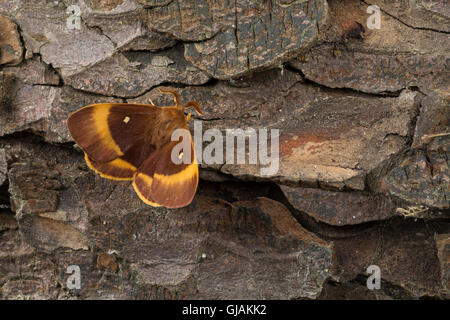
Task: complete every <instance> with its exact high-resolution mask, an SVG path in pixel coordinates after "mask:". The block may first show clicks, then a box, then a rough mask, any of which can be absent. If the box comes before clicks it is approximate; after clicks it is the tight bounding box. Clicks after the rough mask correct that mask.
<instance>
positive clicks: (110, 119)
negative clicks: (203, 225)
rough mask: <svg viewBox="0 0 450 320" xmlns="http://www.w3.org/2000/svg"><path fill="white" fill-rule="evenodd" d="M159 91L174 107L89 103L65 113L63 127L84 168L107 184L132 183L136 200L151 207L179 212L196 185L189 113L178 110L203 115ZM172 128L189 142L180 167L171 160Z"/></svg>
mask: <svg viewBox="0 0 450 320" xmlns="http://www.w3.org/2000/svg"><path fill="white" fill-rule="evenodd" d="M160 91H161V92H162V93H170V94H172V95H173V96H174V101H175V105H174V106H169V107H157V106H155V105H154V104H153V102H151V101H150V102H151V103H152V104H131V103H99V104H93V105H88V106H86V107H84V108H81V109H80V110H77V111H75V112H73V113H72V114H70V115H69V118H68V119H67V125H68V128H69V131H70V133H71V135H72V137H73V139H74V140H75V142H76V143H77V144H78V145H79V146H80V147H81V149H83V151H84V153H85V160H86V163H87V165H88V167H89V168H90V169H92V170H94V171H95V172H96V173H98V174H99V175H100V176H102V177H104V178H107V179H113V180H131V181H133V187H134V190H135V191H136V193H137V194H138V196H139V197H140V198H141V199H142V201H144V202H145V203H147V204H149V205H151V206H155V207H158V206H164V207H167V208H180V207H184V206H187V205H189V204H190V203H191V201H192V199H193V198H194V195H195V192H196V190H197V185H198V164H197V160H196V157H195V152H194V143H193V141H192V137H191V134H190V132H189V129H188V127H187V121H188V120H189V118H190V114H188V115H187V116H185V114H184V109H186V108H190V107H193V108H195V110H196V111H197V112H198V113H199V114H203V113H202V111H201V110H200V107H199V105H198V104H197V102H194V101H189V102H188V103H186V104H185V105H184V106H180V104H179V102H180V96H179V94H178V93H177V92H176V91H174V90H169V89H160ZM176 129H185V130H187V132H188V134H189V138H190V140H191V141H190V145H191V152H190V159H187V160H188V161H183V162H182V163H180V164H175V163H174V162H173V161H172V158H171V155H172V149H174V147H175V146H176V145H177V144H179V141H172V140H171V136H172V133H173V132H174V130H176ZM182 156H183V154H182V152H180V154H179V157H180V159H181V157H182ZM185 157H186V156H185Z"/></svg>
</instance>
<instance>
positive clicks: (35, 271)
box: [0, 0, 450, 299]
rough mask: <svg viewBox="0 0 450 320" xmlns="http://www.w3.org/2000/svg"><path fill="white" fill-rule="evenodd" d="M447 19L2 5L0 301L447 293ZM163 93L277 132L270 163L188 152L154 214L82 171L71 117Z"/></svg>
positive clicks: (435, 10)
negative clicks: (195, 165) (192, 193)
mask: <svg viewBox="0 0 450 320" xmlns="http://www.w3.org/2000/svg"><path fill="white" fill-rule="evenodd" d="M72 4H76V5H78V6H79V9H80V10H79V20H78V21H79V23H80V28H79V29H76V28H75V29H73V28H69V27H68V19H69V18H70V17H71V16H73V15H74V13H73V12H69V11H67V8H68V7H69V6H70V5H72ZM369 5H377V6H379V7H380V8H381V12H380V14H381V15H380V17H381V28H380V29H369V28H368V27H367V19H368V18H369V16H370V14H368V13H367V12H366V10H367V7H368V6H369ZM449 26H450V6H449V4H448V1H444V0H442V1H441V0H433V1H429V0H427V1H425V0H415V1H406V0H395V1H384V0H383V1H381V0H380V1H375V0H374V1H356V0H345V1H339V0H328V1H326V0H309V1H308V0H304V1H302V0H300V1H285V0H270V1H259V0H257V1H253V0H237V1H218V0H214V1H213V0H208V1H181V0H169V1H167V0H161V1H159V0H136V1H134V0H114V1H111V0H95V1H94V0H89V1H88V0H83V1H71V0H64V1H45V0H36V1H26V0H8V1H5V0H3V1H2V0H0V298H1V299H23V298H25V299H47V298H55V299H71V298H81V299H86V298H99V299H124V298H129V299H420V298H439V299H448V298H450V291H449V290H450V287H449V286H450V240H449V237H450V212H449V205H450V185H449V183H450V172H449V152H450V148H449V142H450V128H449V118H450V112H449V110H450V86H449V79H450V77H449V76H450V72H449V66H450V56H449V52H450V41H449V32H450V29H449ZM160 86H165V87H173V88H176V89H177V90H178V91H179V92H180V94H181V96H182V100H183V101H189V100H194V101H197V102H198V103H199V104H200V106H201V108H202V109H203V111H204V115H203V116H199V115H196V114H194V115H193V118H195V120H201V121H202V126H203V131H205V130H207V129H211V128H216V129H219V130H221V131H222V132H225V130H226V129H237V128H242V129H246V128H250V127H251V128H254V129H262V128H269V129H271V128H272V129H279V130H280V145H279V156H280V162H279V170H278V172H277V174H276V175H274V176H272V177H267V176H264V175H262V174H261V171H260V169H261V168H263V167H264V165H263V164H262V163H257V164H248V162H247V164H243V165H241V164H239V165H238V164H224V165H217V164H208V163H205V162H203V163H202V164H201V168H200V177H201V179H200V184H199V189H198V192H197V195H196V197H195V198H194V201H193V202H192V204H191V205H189V206H188V207H185V208H181V209H176V210H169V209H164V208H153V207H150V206H147V205H145V204H144V203H143V202H142V201H140V200H139V198H138V197H137V195H136V194H135V193H134V191H133V188H132V186H131V185H130V183H129V182H116V181H110V180H105V179H102V178H100V177H99V176H98V175H96V174H94V173H93V172H92V171H90V170H89V169H88V168H87V166H86V164H85V162H84V160H83V156H82V153H81V152H80V149H79V148H77V147H74V143H73V140H72V137H71V136H70V134H69V132H68V129H67V126H66V119H67V116H68V114H69V113H70V112H73V111H74V110H77V109H79V108H81V107H83V106H85V105H88V104H92V103H97V102H130V103H131V102H140V103H147V102H148V99H149V98H150V99H151V100H152V101H153V102H155V103H156V104H157V105H170V104H171V103H172V101H171V98H170V97H168V96H167V95H163V94H161V93H160V92H159V91H158V90H157V89H158V87H160ZM189 124H190V125H192V122H190V123H189ZM192 129H193V128H192ZM207 145H208V143H205V146H207ZM70 265H77V266H79V267H80V271H81V288H80V289H69V288H68V287H67V282H66V281H67V279H68V277H69V276H70V274H69V273H67V268H68V266H70ZM371 265H376V266H378V267H379V268H380V270H381V289H379V290H369V289H368V288H367V287H366V280H367V277H368V276H369V275H368V274H367V271H366V270H367V268H368V267H369V266H371Z"/></svg>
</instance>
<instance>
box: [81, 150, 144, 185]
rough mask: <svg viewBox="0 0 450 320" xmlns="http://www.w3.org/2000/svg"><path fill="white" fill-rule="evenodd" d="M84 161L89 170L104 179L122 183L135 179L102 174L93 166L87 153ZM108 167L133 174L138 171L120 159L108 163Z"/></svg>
mask: <svg viewBox="0 0 450 320" xmlns="http://www.w3.org/2000/svg"><path fill="white" fill-rule="evenodd" d="M84 160H85V161H86V164H87V166H88V167H89V169H91V170H93V171H95V173H97V174H99V175H100V176H101V177H103V178H107V179H112V180H120V181H129V180H132V179H133V178H132V177H127V178H124V177H115V176H112V175H110V174H107V173H104V172H100V171H99V170H98V169H97V168H95V167H94V165H93V164H92V162H91V160H90V159H89V156H88V155H87V153H85V154H84ZM107 165H108V166H111V167H113V168H114V167H115V168H117V169H126V170H130V171H132V172H133V173H134V172H135V171H136V167H135V166H133V165H132V164H131V163H129V162H127V161H125V160H122V159H119V158H117V159H115V160H113V161H110V162H107Z"/></svg>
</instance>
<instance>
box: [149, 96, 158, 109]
mask: <svg viewBox="0 0 450 320" xmlns="http://www.w3.org/2000/svg"><path fill="white" fill-rule="evenodd" d="M148 101H150V103H151V104H152V106H154V107H155V106H156V105H155V104H154V103H153V101H152V99H151V98H148Z"/></svg>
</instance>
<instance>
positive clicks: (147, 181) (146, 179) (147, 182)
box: [133, 173, 161, 207]
mask: <svg viewBox="0 0 450 320" xmlns="http://www.w3.org/2000/svg"><path fill="white" fill-rule="evenodd" d="M138 177H139V179H141V180H142V182H143V183H144V184H145V186H146V187H147V188H148V190H151V188H152V182H153V179H152V177H150V176H148V175H146V174H144V173H137V174H136V175H135V176H134V181H133V188H134V191H136V193H137V195H138V196H139V198H140V199H141V200H142V201H144V202H145V203H146V204H148V205H150V206H153V207H161V205H160V204H158V203H156V202H153V201H150V200H149V199H147V198H146V197H145V196H144V195H143V194H142V192H141V191H140V190H139V188H138V186H137V185H136V178H138Z"/></svg>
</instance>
